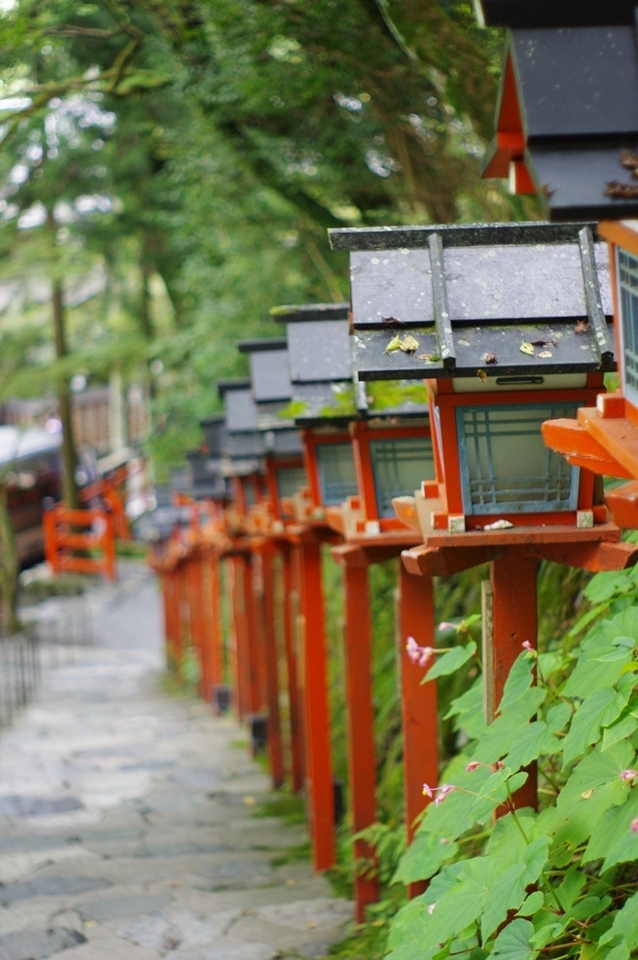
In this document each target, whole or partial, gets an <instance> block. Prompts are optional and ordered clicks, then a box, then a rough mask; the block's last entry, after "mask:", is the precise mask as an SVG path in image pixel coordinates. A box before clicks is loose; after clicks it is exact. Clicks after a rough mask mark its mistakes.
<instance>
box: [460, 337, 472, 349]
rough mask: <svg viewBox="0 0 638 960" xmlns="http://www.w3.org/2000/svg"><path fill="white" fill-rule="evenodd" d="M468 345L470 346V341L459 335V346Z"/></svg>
mask: <svg viewBox="0 0 638 960" xmlns="http://www.w3.org/2000/svg"><path fill="white" fill-rule="evenodd" d="M469 346H470V341H469V340H466V339H465V337H461V339H460V340H459V347H469Z"/></svg>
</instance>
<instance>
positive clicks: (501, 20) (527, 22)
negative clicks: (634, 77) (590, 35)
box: [476, 0, 636, 29]
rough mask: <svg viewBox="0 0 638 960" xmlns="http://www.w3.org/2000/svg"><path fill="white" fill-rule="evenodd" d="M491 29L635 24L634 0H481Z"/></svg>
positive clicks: (485, 20)
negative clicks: (603, 1)
mask: <svg viewBox="0 0 638 960" xmlns="http://www.w3.org/2000/svg"><path fill="white" fill-rule="evenodd" d="M476 6H477V7H478V6H480V7H482V12H483V21H484V23H485V24H486V25H488V26H492V27H518V28H522V29H524V28H529V27H586V26H615V25H618V24H633V23H634V17H635V14H634V10H635V6H636V3H635V0H606V2H605V3H602V2H601V0H578V2H573V0H572V2H570V0H480V3H479V2H477V3H476Z"/></svg>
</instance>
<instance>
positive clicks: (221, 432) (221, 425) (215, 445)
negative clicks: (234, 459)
mask: <svg viewBox="0 0 638 960" xmlns="http://www.w3.org/2000/svg"><path fill="white" fill-rule="evenodd" d="M199 425H200V427H201V428H202V430H203V431H204V441H205V443H206V448H207V450H208V455H209V457H221V456H223V453H224V449H225V446H226V417H225V415H224V414H223V413H218V414H215V415H213V416H212V417H206V419H205V420H200V422H199Z"/></svg>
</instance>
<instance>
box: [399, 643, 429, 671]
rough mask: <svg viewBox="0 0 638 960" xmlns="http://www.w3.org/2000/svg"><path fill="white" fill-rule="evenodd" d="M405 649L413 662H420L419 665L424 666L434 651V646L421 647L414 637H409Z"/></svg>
mask: <svg viewBox="0 0 638 960" xmlns="http://www.w3.org/2000/svg"><path fill="white" fill-rule="evenodd" d="M405 649H406V651H407V654H408V657H409V658H410V660H411V661H412V663H416V664H418V666H419V667H424V666H425V665H426V664H427V662H428V660H429V659H430V658H431V657H432V655H433V653H434V650H433V648H432V647H420V646H419V644H418V643H417V642H416V640H415V639H414V637H408V639H407V640H406V643H405Z"/></svg>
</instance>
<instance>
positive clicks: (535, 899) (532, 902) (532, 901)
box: [517, 890, 545, 917]
mask: <svg viewBox="0 0 638 960" xmlns="http://www.w3.org/2000/svg"><path fill="white" fill-rule="evenodd" d="M544 903H545V894H544V893H543V891H542V890H535V891H534V893H530V895H529V897H527V899H526V900H524V901H523V903H522V905H521V907H520V908H519V911H518V914H517V916H519V917H531V916H532V914H534V913H537V912H538V911H539V910H540V908H541V907H542V906H543V904H544Z"/></svg>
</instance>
